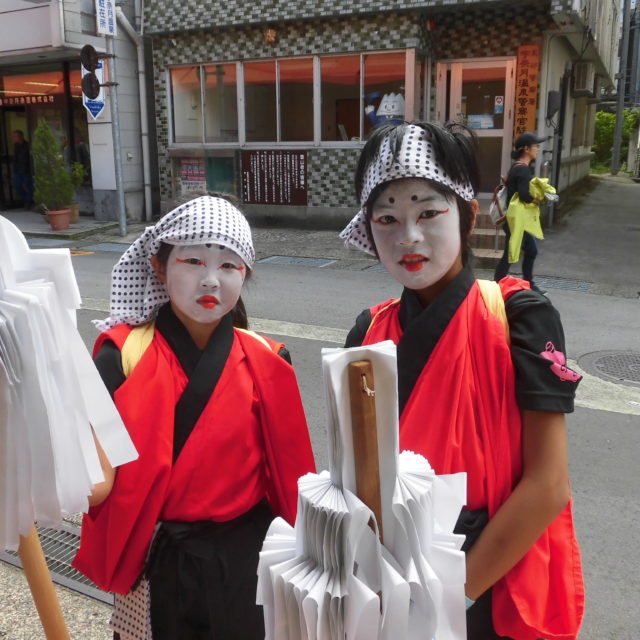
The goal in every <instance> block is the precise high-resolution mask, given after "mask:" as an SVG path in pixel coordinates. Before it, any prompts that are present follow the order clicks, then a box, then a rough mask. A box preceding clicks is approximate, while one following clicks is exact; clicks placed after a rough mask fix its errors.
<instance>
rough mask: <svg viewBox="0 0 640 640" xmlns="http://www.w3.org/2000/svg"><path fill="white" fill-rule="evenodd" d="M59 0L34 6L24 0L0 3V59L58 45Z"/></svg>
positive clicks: (59, 33)
mask: <svg viewBox="0 0 640 640" xmlns="http://www.w3.org/2000/svg"><path fill="white" fill-rule="evenodd" d="M59 2H60V0H50V1H49V2H48V3H46V4H39V5H34V4H33V3H31V2H25V0H2V1H1V2H0V58H1V57H3V56H9V55H14V56H15V55H16V54H19V53H21V52H28V51H30V50H34V49H43V48H49V47H58V46H60V45H61V44H62V34H61V30H60V13H59Z"/></svg>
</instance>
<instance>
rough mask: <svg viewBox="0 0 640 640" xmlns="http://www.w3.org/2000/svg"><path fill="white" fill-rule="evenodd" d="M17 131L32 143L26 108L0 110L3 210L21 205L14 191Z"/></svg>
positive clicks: (0, 204) (0, 199)
mask: <svg viewBox="0 0 640 640" xmlns="http://www.w3.org/2000/svg"><path fill="white" fill-rule="evenodd" d="M16 129H17V130H20V131H22V132H23V133H24V137H25V139H26V140H27V141H28V142H29V143H30V142H31V137H30V134H29V121H28V118H27V109H26V107H2V108H0V208H2V209H8V208H10V207H13V206H16V205H17V204H19V203H18V200H17V197H16V196H15V194H14V189H13V132H14V131H16ZM20 204H21V203H20Z"/></svg>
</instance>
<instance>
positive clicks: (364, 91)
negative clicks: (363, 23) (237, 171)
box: [171, 51, 423, 144]
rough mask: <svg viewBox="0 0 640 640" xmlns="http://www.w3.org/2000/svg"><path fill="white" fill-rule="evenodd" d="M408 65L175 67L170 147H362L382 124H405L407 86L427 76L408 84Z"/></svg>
mask: <svg viewBox="0 0 640 640" xmlns="http://www.w3.org/2000/svg"><path fill="white" fill-rule="evenodd" d="M317 62H319V65H317V64H316V63H317ZM406 67H407V65H406V52H405V51H400V52H393V53H375V54H360V53H357V54H353V55H328V56H318V57H317V58H314V57H311V56H309V57H304V58H289V59H283V60H279V59H277V60H276V59H273V60H260V61H255V62H244V63H240V62H226V63H219V64H209V65H202V66H193V67H181V68H175V69H172V70H171V94H172V98H173V114H172V116H173V131H174V136H173V142H174V143H188V142H203V143H218V144H220V143H223V144H224V143H231V144H234V143H235V144H237V143H240V142H241V141H246V142H247V143H270V144H278V143H295V142H298V143H303V142H308V143H311V142H315V143H318V142H320V143H322V142H333V143H335V142H338V143H354V142H359V141H360V139H361V136H363V135H364V136H366V135H367V134H368V133H369V131H370V130H371V129H372V128H373V127H374V126H375V125H376V124H377V123H378V122H381V121H385V120H391V121H399V122H402V121H404V120H405V118H406V114H405V84H406V82H409V83H411V84H415V85H417V87H418V91H420V82H421V79H422V77H423V75H420V74H419V73H418V71H420V72H421V73H422V72H423V69H421V68H418V69H416V73H415V74H412V75H416V76H417V77H416V78H413V77H412V78H410V79H408V80H406V79H405V73H406ZM240 71H241V72H242V74H241V75H240V76H238V73H239V72H240ZM318 71H319V73H318ZM362 72H363V73H362ZM239 77H241V78H243V82H242V83H241V84H239ZM201 82H202V83H203V84H204V87H203V89H202V90H201ZM318 95H319V96H320V105H319V107H318V105H317V104H314V98H315V99H317V96H318ZM420 95H421V94H420ZM203 97H204V99H203ZM239 101H240V102H241V103H242V104H243V109H244V130H240V126H241V124H240V123H241V120H242V119H241V118H239V114H238V102H239ZM317 112H319V113H320V122H315V121H314V117H315V114H316V113H317ZM318 131H319V132H320V133H319V138H320V139H319V140H318V139H316V136H317V135H318Z"/></svg>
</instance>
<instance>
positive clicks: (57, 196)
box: [31, 121, 74, 211]
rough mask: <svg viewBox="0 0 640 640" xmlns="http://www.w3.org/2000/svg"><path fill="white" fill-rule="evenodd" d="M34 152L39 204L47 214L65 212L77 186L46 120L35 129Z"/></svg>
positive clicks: (35, 182)
mask: <svg viewBox="0 0 640 640" xmlns="http://www.w3.org/2000/svg"><path fill="white" fill-rule="evenodd" d="M31 153H32V155H33V168H34V173H33V185H34V188H35V189H34V191H35V199H36V202H37V203H39V204H41V205H42V206H43V207H44V208H45V209H46V210H48V211H56V210H58V209H66V208H67V207H68V206H69V204H70V202H71V198H73V192H74V187H73V183H72V181H71V176H70V175H69V172H68V171H67V170H66V169H65V167H64V162H63V160H62V154H61V153H60V149H59V148H58V143H57V141H56V139H55V138H54V136H53V132H52V131H51V127H49V125H48V124H47V123H46V122H44V121H43V122H41V123H40V124H39V125H38V127H37V128H36V130H35V133H34V136H33V144H32V145H31Z"/></svg>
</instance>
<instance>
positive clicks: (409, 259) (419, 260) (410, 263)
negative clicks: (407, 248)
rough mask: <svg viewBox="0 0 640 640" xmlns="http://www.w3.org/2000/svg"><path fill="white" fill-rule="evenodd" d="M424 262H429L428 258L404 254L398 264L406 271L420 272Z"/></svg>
mask: <svg viewBox="0 0 640 640" xmlns="http://www.w3.org/2000/svg"><path fill="white" fill-rule="evenodd" d="M425 262H429V258H425V256H421V255H420V254H418V253H405V254H404V255H403V256H402V259H401V260H400V264H401V265H402V266H403V267H404V268H405V269H406V270H407V271H420V269H422V267H424V265H425Z"/></svg>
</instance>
